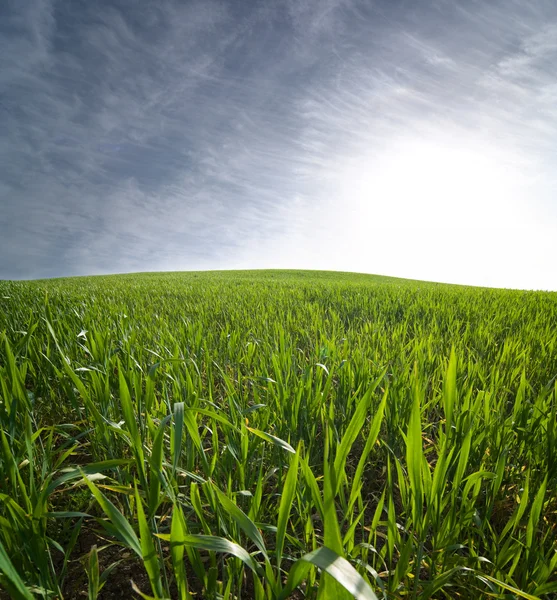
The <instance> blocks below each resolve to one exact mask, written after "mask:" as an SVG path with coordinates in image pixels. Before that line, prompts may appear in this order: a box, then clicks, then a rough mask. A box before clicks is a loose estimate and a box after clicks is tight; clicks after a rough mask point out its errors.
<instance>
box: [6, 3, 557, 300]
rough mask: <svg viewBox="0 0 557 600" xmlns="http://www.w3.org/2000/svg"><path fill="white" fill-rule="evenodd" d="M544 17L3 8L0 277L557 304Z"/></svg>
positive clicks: (555, 98)
mask: <svg viewBox="0 0 557 600" xmlns="http://www.w3.org/2000/svg"><path fill="white" fill-rule="evenodd" d="M555 64H557V4H556V3H555V2H554V1H553V0H551V1H546V2H544V1H532V2H517V1H512V0H511V1H500V2H497V1H490V2H484V1H481V2H480V1H468V0H467V1H461V2H459V1H456V0H455V1H452V0H430V1H423V2H411V1H409V0H407V1H384V2H377V1H375V2H374V1H369V0H285V1H280V2H277V1H274V0H261V1H255V2H247V1H246V2H243V1H242V2H234V1H228V2H213V1H211V0H203V1H199V2H196V1H185V2H178V1H170V0H163V1H157V2H151V1H144V2H143V1H134V2H132V1H124V0H122V1H111V2H108V1H93V0H89V1H84V0H34V1H31V0H26V1H25V2H22V1H20V0H7V1H6V0H4V1H3V2H2V3H1V4H0V132H1V136H0V206H1V211H0V278H36V277H49V276H59V275H77V274H92V273H108V272H123V271H145V270H159V269H164V270H168V269H172V270H178V269H204V268H234V267H240V268H248V267H300V268H330V269H343V270H358V271H367V272H376V273H386V274H391V275H401V276H409V277H416V278H428V279H435V280H442V281H455V282H463V283H477V284H485V285H500V286H507V287H542V288H550V289H557V275H556V273H555V270H554V268H553V266H552V265H553V262H554V257H555V256H556V254H557V242H556V241H555V240H557V195H556V192H557V177H556V175H555V173H557V168H556V167H557V164H556V163H557V159H556V156H557V142H556V140H557V110H556V108H555V107H556V106H557V71H556V70H555Z"/></svg>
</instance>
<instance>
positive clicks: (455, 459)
mask: <svg viewBox="0 0 557 600" xmlns="http://www.w3.org/2000/svg"><path fill="white" fill-rule="evenodd" d="M0 309H1V310H0V335H1V337H2V338H3V339H2V340H0V342H1V344H0V383H1V388H0V393H1V403H0V426H1V428H2V439H1V442H2V451H1V452H0V524H1V527H0V543H1V546H0V571H1V572H2V575H1V577H0V586H2V587H4V588H5V589H6V590H7V591H8V593H9V594H10V596H11V597H13V598H29V597H31V596H30V594H31V592H33V593H35V594H37V593H38V594H39V595H40V593H41V590H42V593H43V595H48V594H50V596H49V597H64V598H78V597H80V594H81V593H86V594H87V593H88V594H89V597H90V598H94V597H96V594H97V593H98V590H99V588H100V587H102V586H103V585H104V587H103V589H102V591H101V592H100V594H101V595H99V597H107V598H110V597H132V596H134V595H135V596H136V597H139V596H138V595H137V593H136V592H132V588H131V584H130V581H129V580H130V579H133V581H134V583H135V585H136V587H137V588H138V589H139V590H140V591H141V592H142V593H143V594H147V595H148V596H151V597H153V596H154V597H157V598H167V597H172V598H189V597H190V594H197V597H207V598H240V597H241V598H286V597H294V598H316V597H317V596H318V594H319V597H320V598H342V597H343V595H346V594H348V595H347V596H346V597H350V598H351V597H353V595H356V596H357V597H359V598H374V597H375V596H376V597H378V598H406V597H413V598H470V599H471V598H480V597H492V598H519V597H524V598H532V597H534V598H535V597H547V598H549V597H551V596H552V595H554V594H556V593H557V576H556V567H557V545H556V542H555V540H556V539H557V423H556V406H557V398H556V393H557V386H556V377H557V328H556V324H557V294H555V293H547V292H523V291H510V290H493V289H485V288H474V287H465V286H455V285H443V284H436V283H428V282H419V281H411V280H404V279H397V278H390V277H380V276H373V275H363V274H353V273H335V272H325V271H212V272H189V273H143V274H127V275H112V276H102V277H101V276H99V277H79V278H68V279H51V280H41V281H28V282H22V281H18V282H13V281H3V282H0ZM346 590H349V591H346ZM102 594H104V596H102ZM144 597H147V596H144Z"/></svg>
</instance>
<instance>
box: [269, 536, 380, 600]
mask: <svg viewBox="0 0 557 600" xmlns="http://www.w3.org/2000/svg"><path fill="white" fill-rule="evenodd" d="M311 565H314V566H316V567H319V568H320V569H321V570H322V571H324V572H326V573H327V574H328V575H330V576H331V577H332V578H333V579H334V580H335V581H337V582H338V583H340V585H342V587H343V588H345V590H346V591H347V592H349V593H350V594H352V596H353V597H354V598H356V600H378V599H377V596H376V595H375V593H374V592H373V590H372V589H371V588H370V587H369V585H368V583H367V582H366V581H365V580H364V578H363V577H362V576H361V575H360V574H359V573H358V571H356V569H355V568H354V567H353V566H352V565H351V564H350V563H349V562H348V561H347V560H346V559H345V558H342V556H339V555H338V554H337V553H336V552H333V551H332V550H331V549H330V548H326V547H322V548H318V549H317V550H314V551H313V552H309V553H308V554H306V555H305V556H302V558H300V559H299V560H297V561H296V562H295V563H294V565H293V566H292V568H291V569H290V572H289V573H288V580H287V582H286V586H285V588H284V589H283V590H282V593H281V595H280V600H285V599H286V598H288V597H289V596H290V595H291V594H292V592H293V591H294V590H295V589H296V588H297V587H298V585H300V583H301V582H302V581H303V580H304V578H305V577H306V575H307V573H308V571H309V569H310V568H311Z"/></svg>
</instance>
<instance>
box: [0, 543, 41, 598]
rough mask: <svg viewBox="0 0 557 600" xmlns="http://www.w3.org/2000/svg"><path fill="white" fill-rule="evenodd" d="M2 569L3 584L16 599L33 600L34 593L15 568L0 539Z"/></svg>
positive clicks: (0, 566) (0, 563)
mask: <svg viewBox="0 0 557 600" xmlns="http://www.w3.org/2000/svg"><path fill="white" fill-rule="evenodd" d="M0 571H1V572H2V574H3V577H2V586H3V587H4V588H5V589H6V590H7V592H8V593H9V594H10V598H13V599H14V600H33V594H31V592H30V591H29V590H28V589H27V588H26V587H25V584H24V583H23V580H22V579H21V577H20V576H19V574H18V572H17V571H16V570H15V568H14V566H13V564H12V561H11V560H10V557H9V556H8V555H7V553H6V549H5V548H4V545H3V544H2V542H1V541H0Z"/></svg>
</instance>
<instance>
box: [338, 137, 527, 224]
mask: <svg viewBox="0 0 557 600" xmlns="http://www.w3.org/2000/svg"><path fill="white" fill-rule="evenodd" d="M508 162H509V161H508V160H505V157H503V156H498V153H497V152H495V151H494V150H493V148H490V147H488V146H485V145H480V144H477V145H476V146H475V147H474V146H470V145H469V144H462V145H461V144H459V143H458V141H456V142H446V143H435V142H427V141H419V140H412V141H403V142H400V143H397V144H394V145H393V146H392V147H391V148H390V149H388V150H387V151H386V152H385V153H384V154H382V155H381V156H379V157H377V158H371V159H370V158H366V159H360V160H356V161H354V162H352V164H351V165H350V166H349V167H348V168H347V169H346V170H345V171H344V172H343V173H342V175H341V177H340V181H339V185H340V188H341V193H340V197H341V198H342V205H343V206H344V207H346V208H347V209H348V214H350V216H351V217H352V218H354V217H356V218H358V220H360V222H365V223H367V224H368V225H369V223H370V222H373V223H375V224H377V223H380V224H382V225H388V226H390V227H393V226H394V227H411V228H414V227H435V228H455V227H460V228H462V227H474V228H476V227H480V228H484V227H489V228H493V227H508V226H512V225H513V224H514V225H516V224H518V215H517V214H516V213H515V211H513V207H514V205H515V201H514V198H515V194H514V192H513V174H512V172H511V168H510V166H509V164H508ZM523 217H524V215H521V219H523ZM361 219H363V221H362V220H361Z"/></svg>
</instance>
